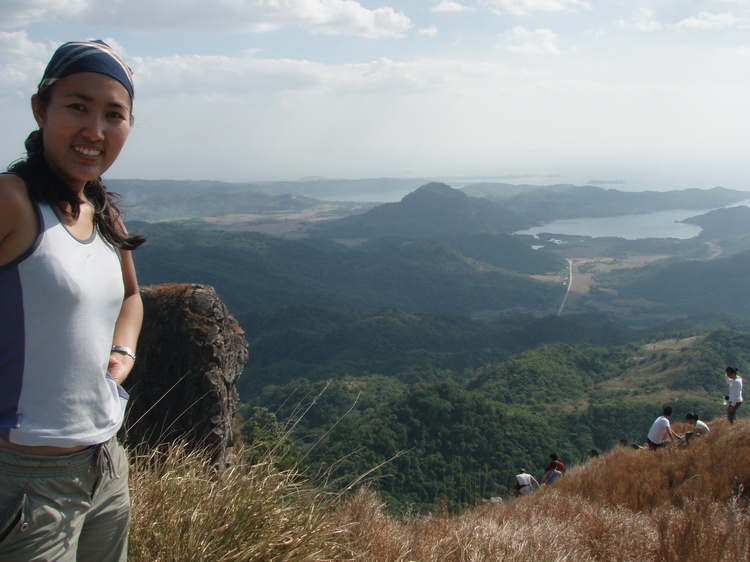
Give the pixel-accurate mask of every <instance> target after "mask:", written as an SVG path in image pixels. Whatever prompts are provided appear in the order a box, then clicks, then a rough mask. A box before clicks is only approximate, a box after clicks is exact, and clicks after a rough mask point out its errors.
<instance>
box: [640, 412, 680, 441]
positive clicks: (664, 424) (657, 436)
mask: <svg viewBox="0 0 750 562" xmlns="http://www.w3.org/2000/svg"><path fill="white" fill-rule="evenodd" d="M671 415H672V407H671V406H665V407H664V409H663V410H662V415H661V416H659V417H658V418H656V420H655V421H654V423H653V424H652V425H651V429H650V430H649V432H648V439H647V441H648V448H649V449H651V450H652V451H655V450H656V449H659V448H660V447H663V446H664V445H666V443H665V437H668V438H669V439H670V440H671V441H672V443H673V444H675V445H676V444H677V441H678V440H679V439H684V436H682V435H679V434H677V433H675V431H674V430H673V429H672V426H671V425H669V418H670V416H671Z"/></svg>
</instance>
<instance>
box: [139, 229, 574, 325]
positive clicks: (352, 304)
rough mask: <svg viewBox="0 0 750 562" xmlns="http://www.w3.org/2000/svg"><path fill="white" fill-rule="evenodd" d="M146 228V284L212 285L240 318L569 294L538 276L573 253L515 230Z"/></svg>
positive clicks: (531, 307)
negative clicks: (544, 248)
mask: <svg viewBox="0 0 750 562" xmlns="http://www.w3.org/2000/svg"><path fill="white" fill-rule="evenodd" d="M141 227H142V228H141V229H140V230H141V232H143V233H144V234H145V235H146V236H147V237H148V242H147V243H146V244H145V245H144V246H143V247H141V248H139V250H138V251H137V252H136V253H135V257H134V259H135V261H136V266H137V267H138V275H139V279H140V281H141V283H143V284H159V283H169V282H179V283H205V284H209V285H212V286H213V287H214V288H215V289H216V290H217V291H218V292H219V294H220V296H221V298H222V300H224V302H225V303H227V305H228V306H229V308H230V310H232V311H233V312H234V313H235V314H236V315H240V314H244V313H246V312H250V311H271V310H275V309H278V308H281V307H285V306H290V305H309V306H325V307H334V308H363V309H370V310H373V309H375V310H377V309H380V308H383V307H394V308H401V309H404V310H407V311H416V312H429V313H436V314H458V315H470V314H473V313H477V312H486V311H492V310H497V311H504V312H507V311H508V310H514V311H517V312H518V311H527V312H529V311H537V312H540V313H542V314H549V313H552V312H553V311H554V310H555V308H556V306H559V303H560V301H561V299H562V297H563V295H564V291H565V287H564V286H563V285H561V284H559V283H553V282H544V281H539V280H536V279H534V278H532V277H530V275H532V274H543V273H550V272H552V273H559V272H560V271H562V270H563V269H564V268H565V266H566V263H565V260H564V259H563V258H561V257H559V256H556V255H554V254H550V253H546V252H535V251H534V250H532V249H531V248H530V247H529V246H528V245H526V244H524V243H522V242H520V241H518V240H515V239H513V238H512V237H511V236H508V235H498V236H490V235H481V236H474V237H472V236H460V237H456V238H455V239H453V240H451V239H445V240H442V241H434V240H404V239H399V238H388V239H382V240H377V241H374V242H372V243H370V244H363V245H360V246H356V247H352V248H349V247H346V246H343V245H341V244H337V243H335V242H329V241H326V240H314V239H313V240H310V239H303V240H289V239H282V238H278V237H272V236H268V235H264V234H259V233H254V232H239V233H228V232H220V231H209V230H205V229H200V228H195V227H189V226H184V225H178V224H170V223H157V224H152V225H141Z"/></svg>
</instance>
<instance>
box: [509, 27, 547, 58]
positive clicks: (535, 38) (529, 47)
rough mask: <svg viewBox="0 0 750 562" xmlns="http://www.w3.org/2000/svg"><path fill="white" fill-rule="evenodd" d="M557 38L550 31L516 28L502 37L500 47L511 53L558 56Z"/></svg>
mask: <svg viewBox="0 0 750 562" xmlns="http://www.w3.org/2000/svg"><path fill="white" fill-rule="evenodd" d="M558 42H559V38H558V36H557V35H555V33H554V32H553V31H552V30H550V29H536V30H534V31H529V30H528V29H526V28H524V27H521V26H517V27H515V28H513V29H512V30H511V31H509V32H508V33H505V34H504V35H503V37H502V42H501V44H500V46H501V47H502V48H504V49H506V50H508V51H510V52H511V53H519V54H532V55H559V54H560V48H559V47H558Z"/></svg>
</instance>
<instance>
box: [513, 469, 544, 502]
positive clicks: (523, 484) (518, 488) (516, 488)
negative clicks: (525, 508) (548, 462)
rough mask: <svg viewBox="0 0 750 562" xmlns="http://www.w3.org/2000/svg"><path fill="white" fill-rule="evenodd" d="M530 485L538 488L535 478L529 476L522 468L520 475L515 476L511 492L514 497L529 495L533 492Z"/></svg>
mask: <svg viewBox="0 0 750 562" xmlns="http://www.w3.org/2000/svg"><path fill="white" fill-rule="evenodd" d="M532 484H536V487H537V488H539V487H540V486H539V482H537V480H536V478H534V477H533V476H532V475H531V474H528V473H527V472H526V469H525V468H522V469H521V473H520V474H516V479H515V482H513V492H515V494H516V495H520V494H523V495H526V494H530V493H532V492H533V491H534V486H532Z"/></svg>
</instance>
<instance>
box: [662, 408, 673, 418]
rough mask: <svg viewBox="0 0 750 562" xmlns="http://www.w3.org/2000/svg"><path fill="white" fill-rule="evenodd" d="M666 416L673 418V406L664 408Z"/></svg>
mask: <svg viewBox="0 0 750 562" xmlns="http://www.w3.org/2000/svg"><path fill="white" fill-rule="evenodd" d="M663 411H664V415H665V416H671V415H672V406H664V410H663Z"/></svg>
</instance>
